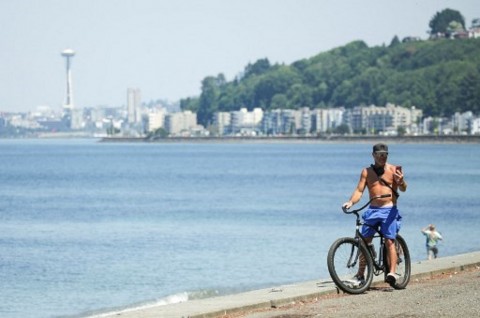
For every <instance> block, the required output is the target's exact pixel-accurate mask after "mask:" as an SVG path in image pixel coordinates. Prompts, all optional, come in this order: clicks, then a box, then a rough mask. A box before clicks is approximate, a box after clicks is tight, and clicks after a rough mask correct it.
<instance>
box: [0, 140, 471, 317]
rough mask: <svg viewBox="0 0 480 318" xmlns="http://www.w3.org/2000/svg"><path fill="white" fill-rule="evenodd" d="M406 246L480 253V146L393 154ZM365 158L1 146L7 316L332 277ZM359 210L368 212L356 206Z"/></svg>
mask: <svg viewBox="0 0 480 318" xmlns="http://www.w3.org/2000/svg"><path fill="white" fill-rule="evenodd" d="M390 148H391V149H390V153H391V156H390V158H389V161H390V162H391V163H394V164H395V163H397V164H401V165H402V166H403V170H404V173H405V176H406V179H407V180H408V182H409V189H408V192H406V193H404V194H402V195H401V197H400V203H399V205H400V211H401V213H402V214H403V216H404V222H403V227H402V234H403V235H404V237H405V238H406V239H407V242H408V243H409V245H410V249H411V254H412V258H413V260H421V259H424V257H425V251H424V238H423V236H422V235H421V233H420V228H421V227H423V226H425V225H427V224H429V223H432V222H433V223H435V224H436V225H437V227H438V229H439V230H440V231H441V232H442V234H443V236H444V238H445V241H444V242H443V243H442V244H441V245H440V256H446V255H454V254H458V253H465V252H470V251H476V250H478V248H479V240H480V239H479V237H478V226H479V225H480V222H479V220H480V218H479V216H478V212H479V211H478V210H479V208H480V196H479V195H478V192H479V190H480V161H479V158H480V146H479V145H461V144H458V145H453V144H449V145H440V144H435V145H433V144H432V145H429V144H427V145H425V144H421V145H420V144H396V145H390ZM370 153H371V145H370V144H186V143H185V144H103V143H96V142H95V141H79V140H0V160H1V163H2V164H1V166H0V178H1V181H2V182H1V185H0V281H1V292H0V316H1V317H7V318H10V317H15V318H16V317H22V318H26V317H59V316H72V315H73V316H74V315H83V314H85V313H87V312H96V311H98V310H100V311H104V310H109V309H112V308H118V307H124V306H131V305H142V304H149V303H153V302H162V301H171V299H166V298H167V297H168V296H172V295H174V298H177V299H182V298H183V299H185V298H187V297H190V298H195V297H203V296H211V295H216V294H225V293H234V292H239V291H245V290H249V289H256V288H262V287H269V286H277V285H280V284H284V283H292V282H298V281H305V280H313V279H321V278H327V277H328V271H327V268H326V254H327V251H328V248H329V246H330V244H331V243H332V242H333V241H334V240H335V239H336V238H338V237H340V236H345V235H352V234H353V231H354V222H353V221H354V220H353V217H351V216H347V215H344V214H343V213H342V212H341V210H340V206H341V204H342V203H343V202H344V201H346V200H347V199H348V198H349V196H350V194H351V192H352V191H353V188H354V187H355V185H356V183H357V181H358V178H359V175H360V170H361V168H362V167H364V166H368V165H369V164H370V163H371V161H372V158H371V155H370ZM364 201H365V197H364V200H363V201H362V202H364Z"/></svg>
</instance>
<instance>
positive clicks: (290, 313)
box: [231, 267, 480, 318]
mask: <svg viewBox="0 0 480 318" xmlns="http://www.w3.org/2000/svg"><path fill="white" fill-rule="evenodd" d="M287 317H289V318H317V317H329V318H349V317H352V318H357V317H365V318H367V317H368V318H370V317H378V318H380V317H381V318H394V317H395V318H398V317H409V318H413V317H419V318H420V317H422V318H424V317H480V267H477V268H468V269H466V270H464V271H461V272H456V271H452V272H448V271H447V272H444V273H443V274H438V275H434V276H433V277H428V278H421V279H413V281H412V282H410V284H409V285H408V288H407V289H404V290H393V289H392V288H391V287H389V286H387V285H386V284H383V285H379V286H377V287H376V288H373V289H371V290H369V291H368V293H365V294H362V295H345V294H343V295H339V296H335V295H328V296H323V297H321V298H319V299H317V300H314V301H309V302H303V303H300V302H297V303H296V304H294V305H290V306H285V307H282V308H278V309H268V310H261V311H255V312H249V313H245V314H240V315H235V316H232V317H231V318H287Z"/></svg>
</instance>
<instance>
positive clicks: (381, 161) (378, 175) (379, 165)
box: [343, 143, 407, 286]
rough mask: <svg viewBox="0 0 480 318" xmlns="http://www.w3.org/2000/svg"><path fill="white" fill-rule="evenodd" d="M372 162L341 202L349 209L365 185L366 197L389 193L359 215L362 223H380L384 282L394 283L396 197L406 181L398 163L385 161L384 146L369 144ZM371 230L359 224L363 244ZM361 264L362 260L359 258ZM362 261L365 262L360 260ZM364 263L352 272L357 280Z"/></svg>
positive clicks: (360, 278)
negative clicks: (384, 256)
mask: <svg viewBox="0 0 480 318" xmlns="http://www.w3.org/2000/svg"><path fill="white" fill-rule="evenodd" d="M372 156H373V159H374V164H372V165H371V166H370V167H368V168H364V169H363V170H362V173H361V174H360V181H359V182H358V185H357V187H356V188H355V190H354V191H353V194H352V196H351V197H350V200H349V201H347V202H345V203H344V204H343V207H344V208H346V209H349V208H351V207H352V206H353V205H354V204H355V203H357V202H358V201H360V199H361V197H362V195H363V192H364V190H365V188H368V193H369V196H370V198H373V197H375V196H378V195H381V194H387V193H391V194H392V195H391V196H390V197H387V198H380V199H376V200H374V201H372V203H371V204H370V206H369V208H368V210H367V211H365V213H364V214H363V215H362V218H363V219H364V221H365V223H366V224H369V225H371V226H380V231H381V233H382V234H383V235H384V236H385V238H386V240H385V244H386V246H387V257H388V262H389V264H390V268H389V269H388V270H389V272H388V274H387V277H386V281H387V282H388V283H389V284H390V285H391V286H394V285H395V283H396V280H397V277H396V274H395V270H396V267H397V253H396V251H395V238H396V235H397V232H398V231H399V230H400V219H401V216H400V213H399V212H398V209H397V198H398V196H399V194H398V192H397V190H398V189H399V190H400V191H402V192H405V191H406V190H407V183H406V182H405V180H404V178H403V173H402V170H401V167H400V166H395V165H392V164H389V163H387V157H388V146H387V145H386V144H383V143H378V144H376V145H374V146H373V153H372ZM374 234H375V231H374V230H373V229H372V228H371V227H369V226H366V225H363V227H362V235H363V236H364V237H365V238H366V241H367V243H370V242H371V241H372V237H373V235H374ZM360 261H361V263H362V259H361V260H360ZM363 263H365V261H364V259H363ZM364 270H365V265H363V266H362V264H360V266H359V272H358V273H357V275H356V278H357V279H358V280H360V281H361V280H362V279H363V276H364V273H363V272H364Z"/></svg>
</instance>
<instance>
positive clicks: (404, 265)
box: [385, 234, 412, 289]
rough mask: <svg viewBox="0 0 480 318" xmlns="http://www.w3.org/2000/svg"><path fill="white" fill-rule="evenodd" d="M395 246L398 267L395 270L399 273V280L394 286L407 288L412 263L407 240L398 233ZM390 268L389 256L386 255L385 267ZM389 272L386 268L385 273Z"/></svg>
mask: <svg viewBox="0 0 480 318" xmlns="http://www.w3.org/2000/svg"><path fill="white" fill-rule="evenodd" d="M395 248H396V250H397V268H396V270H395V274H397V280H396V282H395V284H394V285H393V288H395V289H405V288H406V287H407V285H408V283H409V281H410V275H411V269H412V264H411V259H410V251H409V250H408V246H407V242H406V241H405V239H404V238H403V237H402V236H401V235H398V234H397V238H396V242H395ZM385 254H386V253H385ZM388 268H390V265H389V263H388V257H385V269H388ZM387 273H388V270H385V275H386V274H387Z"/></svg>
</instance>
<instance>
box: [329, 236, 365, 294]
mask: <svg viewBox="0 0 480 318" xmlns="http://www.w3.org/2000/svg"><path fill="white" fill-rule="evenodd" d="M327 265H328V271H329V273H330V276H331V277H332V280H333V281H334V282H335V284H336V285H337V287H338V288H340V289H341V290H343V291H344V292H346V293H349V294H361V293H364V292H365V291H366V290H367V289H368V288H369V287H370V285H371V283H372V279H373V261H372V258H371V256H370V253H369V252H368V250H367V248H366V246H365V245H364V244H362V243H360V242H359V241H358V240H356V239H354V238H351V237H344V238H340V239H338V240H336V241H335V242H334V243H333V244H332V246H331V247H330V250H329V251H328V256H327Z"/></svg>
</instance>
